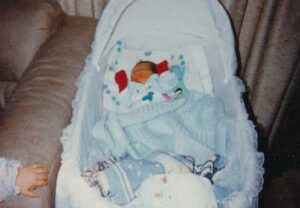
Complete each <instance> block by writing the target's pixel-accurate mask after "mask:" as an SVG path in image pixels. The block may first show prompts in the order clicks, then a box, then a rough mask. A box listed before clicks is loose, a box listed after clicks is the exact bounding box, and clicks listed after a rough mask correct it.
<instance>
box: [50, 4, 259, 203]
mask: <svg viewBox="0 0 300 208" xmlns="http://www.w3.org/2000/svg"><path fill="white" fill-rule="evenodd" d="M153 11H155V12H153ZM159 11H161V12H159ZM185 11H189V12H185ZM193 11H194V12H193ZM148 12H149V13H152V14H155V15H147V14H148ZM141 16H143V18H141ZM157 20H159V21H157ZM187 22H189V24H187ZM141 31H142V32H141ZM119 39H124V40H125V41H127V42H126V43H127V44H128V45H129V46H130V47H132V48H137V49H139V48H149V49H159V48H160V49H163V50H169V49H171V48H174V46H178V47H180V46H186V45H193V44H195V43H197V44H201V45H202V46H203V48H204V52H205V55H206V58H207V64H208V67H209V69H210V75H211V79H212V80H211V81H212V83H213V95H215V96H216V97H218V98H220V99H221V100H222V101H223V103H224V109H225V111H226V114H227V115H229V116H230V117H231V119H228V120H227V121H226V122H227V124H226V126H220V128H223V133H224V135H226V138H227V141H226V143H224V144H220V148H221V147H222V146H224V145H226V147H227V152H226V157H227V158H228V160H229V161H228V166H229V167H233V168H238V169H239V170H240V174H239V175H235V176H232V178H233V179H235V180H228V181H217V182H218V183H219V184H222V183H223V184H224V185H230V186H233V187H234V186H238V187H239V189H237V190H235V191H233V192H232V193H231V194H230V196H229V197H228V198H226V199H225V200H223V201H221V202H219V203H221V204H222V205H223V206H224V207H230V208H240V207H243V208H244V207H245V208H247V207H255V206H256V205H257V197H258V193H259V191H260V190H261V188H262V184H263V173H264V170H263V168H262V163H263V160H264V157H263V154H262V153H259V152H257V150H256V149H257V133H256V131H255V127H254V125H253V123H252V122H251V121H249V120H248V113H247V112H246V109H245V106H244V103H243V100H242V98H241V93H243V92H244V86H243V84H242V82H241V81H240V80H239V79H238V78H236V77H235V76H234V73H235V70H236V68H237V61H236V55H235V49H234V45H235V44H234V38H233V34H232V27H231V25H230V21H229V19H228V17H227V14H226V13H225V11H224V10H223V8H222V7H221V5H220V4H219V2H218V1H217V0H189V1H184V3H183V1H182V0H164V1H161V0H151V1H148V0H136V1H135V0H122V1H121V0H111V2H110V3H109V5H108V7H107V8H106V10H105V11H104V14H103V16H102V18H101V21H100V22H99V24H98V26H97V30H96V35H95V41H94V43H93V45H92V48H93V50H92V53H91V54H90V55H89V57H88V58H87V59H86V64H85V68H84V70H83V72H82V73H81V75H80V77H79V79H78V81H77V86H78V92H77V94H76V97H75V99H74V101H73V103H72V106H73V117H72V120H71V124H70V125H69V126H68V127H67V128H66V129H65V130H64V132H63V136H62V138H61V141H62V143H63V154H62V165H61V168H60V171H59V175H58V180H57V189H56V207H57V208H66V207H72V208H81V207H99V208H106V207H117V206H115V205H113V204H111V203H110V202H109V201H107V200H106V199H104V198H101V197H100V196H99V194H98V193H96V192H94V191H93V190H92V189H91V188H90V187H88V185H87V184H86V183H85V182H84V180H83V178H82V177H81V172H82V170H83V169H84V167H87V166H92V164H93V163H94V162H95V161H98V160H101V158H102V156H103V155H101V151H97V142H95V140H93V138H92V137H91V135H90V132H91V129H92V127H93V125H94V124H95V122H96V121H97V120H99V118H100V116H101V115H102V94H101V93H102V90H100V89H101V85H102V84H101V83H102V80H101V79H102V77H103V76H102V71H101V70H102V68H101V66H103V63H104V62H105V60H106V58H107V57H106V55H107V54H108V50H109V48H111V46H112V45H113V44H114V43H115V42H116V40H119ZM197 70H201V69H197ZM91 147H93V148H91ZM98 148H100V147H98ZM236 158H238V160H239V161H240V162H239V164H237V165H236V164H231V163H230V162H231V159H232V161H233V159H236ZM224 171H227V172H228V173H230V169H229V168H227V169H226V168H225V169H224ZM78 187H80V189H79V188H78Z"/></svg>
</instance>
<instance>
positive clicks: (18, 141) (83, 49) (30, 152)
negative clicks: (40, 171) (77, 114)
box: [0, 17, 96, 208]
mask: <svg viewBox="0 0 300 208" xmlns="http://www.w3.org/2000/svg"><path fill="white" fill-rule="evenodd" d="M95 26H96V20H94V19H91V18H85V17H68V18H67V19H66V21H65V25H64V26H63V27H62V28H61V29H60V30H59V31H58V32H57V33H55V34H54V35H53V36H51V37H50V38H49V39H48V41H47V42H46V43H45V44H44V45H43V46H42V47H41V48H40V50H39V51H38V53H37V55H36V56H35V58H34V59H33V61H32V62H31V64H30V65H29V67H28V68H27V70H26V71H25V73H24V75H23V77H22V79H21V80H20V83H19V84H18V86H17V88H16V90H15V92H14V94H13V95H12V98H11V101H10V102H9V103H7V109H6V111H5V112H4V113H3V114H2V115H1V118H0V138H1V140H0V152H1V156H5V157H8V158H12V159H17V160H20V161H21V162H22V163H23V164H29V163H34V162H41V163H44V164H46V165H47V166H48V167H49V169H50V174H49V183H50V186H49V187H44V188H41V189H39V190H38V192H39V195H40V197H39V198H37V199H28V198H25V197H23V196H17V197H15V198H13V199H12V200H10V201H8V202H5V203H3V204H1V207H28V208H29V207H30V208H32V207H34V208H36V207H42V208H47V207H54V196H55V183H56V175H57V171H58V168H59V164H60V154H61V150H62V148H61V143H60V141H59V138H60V137H61V135H62V130H63V128H64V127H65V126H66V125H67V124H68V123H69V121H70V118H71V115H72V108H71V101H72V99H73V97H74V95H75V92H76V86H75V85H74V82H75V80H76V79H77V77H78V75H79V73H80V72H81V70H82V68H83V66H84V60H85V57H86V56H87V55H88V53H89V52H90V49H91V48H90V46H91V42H92V40H93V37H94V30H95Z"/></svg>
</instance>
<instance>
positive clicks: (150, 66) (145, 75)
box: [131, 61, 156, 84]
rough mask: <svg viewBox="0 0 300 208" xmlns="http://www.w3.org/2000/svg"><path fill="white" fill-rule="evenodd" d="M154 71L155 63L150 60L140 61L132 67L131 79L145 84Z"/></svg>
mask: <svg viewBox="0 0 300 208" xmlns="http://www.w3.org/2000/svg"><path fill="white" fill-rule="evenodd" d="M155 73H156V64H155V63H153V62H151V61H140V62H138V63H137V64H136V65H135V66H134V67H133V69H132V72H131V81H132V82H137V83H141V84H145V83H146V82H147V80H148V79H149V77H150V76H151V75H152V74H155Z"/></svg>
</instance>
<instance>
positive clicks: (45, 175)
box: [36, 174, 48, 181]
mask: <svg viewBox="0 0 300 208" xmlns="http://www.w3.org/2000/svg"><path fill="white" fill-rule="evenodd" d="M36 180H44V181H47V180H48V175H47V174H38V175H37V176H36Z"/></svg>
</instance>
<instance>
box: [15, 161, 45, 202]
mask: <svg viewBox="0 0 300 208" xmlns="http://www.w3.org/2000/svg"><path fill="white" fill-rule="evenodd" d="M16 184H17V186H18V187H19V189H20V192H21V194H23V195H25V196H29V197H37V196H38V195H37V193H36V192H35V191H34V190H35V189H36V188H37V187H39V186H45V185H48V169H47V168H46V167H45V166H44V165H42V164H33V165H28V166H25V167H22V168H20V169H19V174H18V175H17V180H16Z"/></svg>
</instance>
